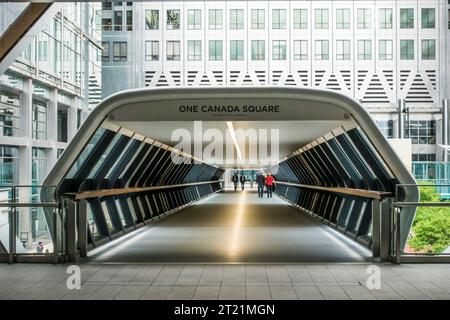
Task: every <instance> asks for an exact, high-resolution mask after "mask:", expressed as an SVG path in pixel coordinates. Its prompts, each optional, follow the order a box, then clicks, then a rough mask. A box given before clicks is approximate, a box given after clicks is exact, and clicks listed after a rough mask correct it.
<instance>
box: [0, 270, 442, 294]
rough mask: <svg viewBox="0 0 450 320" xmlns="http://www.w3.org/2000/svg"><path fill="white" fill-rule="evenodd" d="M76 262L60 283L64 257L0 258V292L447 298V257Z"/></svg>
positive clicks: (63, 271) (63, 273)
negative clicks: (374, 264) (443, 260)
mask: <svg viewBox="0 0 450 320" xmlns="http://www.w3.org/2000/svg"><path fill="white" fill-rule="evenodd" d="M368 266H370V265H369V264H366V263H362V264H356V263H353V264H267V265H262V264H246V265H231V264H227V265H222V264H220V265H219V264H217V265H216V264H206V265H205V264H187V265H185V264H120V265H119V264H82V265H80V267H81V282H82V285H81V289H80V290H68V289H67V286H66V279H67V277H68V276H69V275H68V274H66V268H67V267H68V265H41V264H14V265H8V264H0V299H450V268H449V266H448V265H445V264H442V265H420V264H417V265H400V266H397V265H393V264H380V265H379V267H380V270H381V288H380V289H373V290H369V289H368V288H367V285H366V281H367V276H368V275H367V272H366V271H367V267H368Z"/></svg>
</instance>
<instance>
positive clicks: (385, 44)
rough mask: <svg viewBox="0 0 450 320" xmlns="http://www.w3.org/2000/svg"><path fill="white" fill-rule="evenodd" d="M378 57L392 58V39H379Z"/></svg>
mask: <svg viewBox="0 0 450 320" xmlns="http://www.w3.org/2000/svg"><path fill="white" fill-rule="evenodd" d="M379 47H380V48H379V50H380V51H379V59H380V60H392V40H380V42H379Z"/></svg>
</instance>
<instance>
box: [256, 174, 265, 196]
mask: <svg viewBox="0 0 450 320" xmlns="http://www.w3.org/2000/svg"><path fill="white" fill-rule="evenodd" d="M265 180H266V179H265V177H264V175H263V174H262V173H261V172H258V174H257V175H256V184H257V186H258V198H262V197H263V196H264V184H265V183H266V181H265Z"/></svg>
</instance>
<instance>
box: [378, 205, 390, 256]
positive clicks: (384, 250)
mask: <svg viewBox="0 0 450 320" xmlns="http://www.w3.org/2000/svg"><path fill="white" fill-rule="evenodd" d="M380 209H381V211H380V217H381V224H380V227H381V230H380V260H381V261H389V259H390V254H391V211H392V198H387V199H385V200H383V201H382V202H381V208H380Z"/></svg>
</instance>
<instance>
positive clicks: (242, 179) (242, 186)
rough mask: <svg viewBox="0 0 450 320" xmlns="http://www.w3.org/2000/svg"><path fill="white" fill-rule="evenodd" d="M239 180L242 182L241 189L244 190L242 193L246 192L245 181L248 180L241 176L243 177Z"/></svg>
mask: <svg viewBox="0 0 450 320" xmlns="http://www.w3.org/2000/svg"><path fill="white" fill-rule="evenodd" d="M239 180H240V181H241V188H242V191H244V188H245V180H247V179H246V178H245V176H244V175H241V177H240V179H239Z"/></svg>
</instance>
